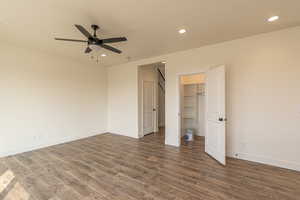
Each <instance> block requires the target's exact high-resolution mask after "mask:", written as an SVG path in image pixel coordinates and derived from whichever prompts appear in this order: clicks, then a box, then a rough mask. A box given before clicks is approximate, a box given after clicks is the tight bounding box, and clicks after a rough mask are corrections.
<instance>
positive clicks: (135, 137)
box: [108, 131, 141, 139]
mask: <svg viewBox="0 0 300 200" xmlns="http://www.w3.org/2000/svg"><path fill="white" fill-rule="evenodd" d="M108 133H110V134H114V135H120V136H125V137H130V138H134V139H139V138H141V137H140V135H137V136H132V135H127V134H123V133H115V132H111V131H109V132H108Z"/></svg>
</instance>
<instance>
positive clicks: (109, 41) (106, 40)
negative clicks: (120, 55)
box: [102, 37, 127, 43]
mask: <svg viewBox="0 0 300 200" xmlns="http://www.w3.org/2000/svg"><path fill="white" fill-rule="evenodd" d="M123 41H127V38H126V37H118V38H107V39H103V40H102V42H103V43H114V42H123Z"/></svg>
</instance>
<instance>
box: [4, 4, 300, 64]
mask: <svg viewBox="0 0 300 200" xmlns="http://www.w3.org/2000/svg"><path fill="white" fill-rule="evenodd" d="M299 10H300V1H299V0H26V1H25V0H24V1H23V0H22V1H20V0H9V1H5V2H2V3H1V7H0V36H1V39H2V40H5V41H9V42H14V43H18V44H20V45H23V46H26V47H28V48H36V49H39V50H41V51H47V52H49V53H54V54H61V55H63V56H67V57H70V58H72V59H78V60H81V61H87V62H91V60H90V56H87V55H84V53H83V51H84V49H85V47H86V45H85V44H82V43H72V42H61V41H55V40H54V39H53V38H54V37H63V38H74V39H84V37H83V36H82V35H81V33H80V32H79V31H78V30H76V29H75V27H74V26H73V25H74V24H81V25H83V26H85V27H86V28H87V29H88V28H90V25H91V24H98V25H99V26H100V27H101V30H100V32H99V34H100V36H101V35H102V36H103V37H104V38H105V37H115V36H126V37H127V38H128V42H123V43H119V44H115V45H113V46H115V47H117V48H120V49H121V50H123V52H124V53H123V54H122V55H115V54H113V53H110V52H107V51H106V50H101V51H100V52H99V54H101V53H102V52H105V53H106V54H107V55H108V56H107V57H105V58H100V59H101V61H100V63H101V64H103V65H106V66H110V65H114V64H120V63H124V62H127V57H131V60H138V59H142V58H147V57H152V56H158V55H162V54H166V53H171V52H175V51H180V50H185V49H190V48H196V47H200V46H203V45H207V44H214V43H218V42H222V41H227V40H232V39H236V38H241V37H246V36H250V35H255V34H258V33H264V32H270V31H274V30H279V29H283V28H287V27H292V26H298V25H300V12H299ZM273 15H279V16H280V20H278V21H276V22H274V23H268V22H267V21H266V20H267V18H268V17H270V16H273ZM180 28H185V29H187V33H186V34H184V35H179V34H178V32H177V31H178V30H179V29H180ZM88 30H90V29H88Z"/></svg>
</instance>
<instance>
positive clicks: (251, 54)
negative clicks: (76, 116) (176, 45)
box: [108, 27, 300, 170]
mask: <svg viewBox="0 0 300 200" xmlns="http://www.w3.org/2000/svg"><path fill="white" fill-rule="evenodd" d="M299 52H300V27H296V28H290V29H286V30H282V31H277V32H273V33H268V34H262V35H257V36H254V37H249V38H245V39H239V40H234V41H230V42H225V43H221V44H217V45H212V46H206V47H202V48H198V49H192V50H189V51H183V52H178V53H174V54H169V55H165V56H161V57H156V58H150V59H144V60H141V61H136V62H131V63H127V64H124V65H119V66H114V67H112V68H110V69H109V78H110V80H109V93H111V94H110V95H109V108H110V109H111V111H113V112H112V113H113V114H110V117H109V119H108V120H109V124H110V128H112V127H115V128H118V133H120V134H124V135H130V136H133V137H137V135H138V126H137V121H138V113H137V107H138V106H137V94H138V93H137V66H139V65H143V64H149V63H154V62H157V61H162V60H165V61H167V64H166V143H167V144H170V145H175V146H178V145H179V140H178V138H179V130H178V128H179V127H178V122H179V119H178V112H179V98H178V95H179V88H178V85H179V84H178V75H179V74H183V73H194V72H202V71H206V70H207V69H208V68H209V67H210V66H216V65H221V64H225V65H226V66H227V107H226V108H227V117H228V120H229V121H228V126H227V147H228V149H227V153H228V155H229V156H234V155H235V154H238V157H240V158H243V159H248V160H254V161H259V162H264V163H269V164H273V165H277V166H282V167H287V168H292V169H298V170H300V157H299V154H300V148H299V141H300V134H299V130H300V87H299V86H300V78H299V77H300V56H299ZM117 91H123V92H124V93H125V97H122V95H121V94H117ZM121 99H122V104H123V105H126V106H125V108H122V109H120V112H119V115H118V114H117V110H118V108H119V107H120V106H118V105H119V102H120V100H121ZM115 107H116V109H114V108H115ZM112 108H113V109H112ZM119 120H121V121H122V122H118V121H119Z"/></svg>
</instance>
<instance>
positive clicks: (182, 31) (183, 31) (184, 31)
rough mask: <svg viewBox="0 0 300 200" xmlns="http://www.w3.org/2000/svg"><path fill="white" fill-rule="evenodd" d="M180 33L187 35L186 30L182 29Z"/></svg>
mask: <svg viewBox="0 0 300 200" xmlns="http://www.w3.org/2000/svg"><path fill="white" fill-rule="evenodd" d="M178 32H179V33H180V34H184V33H186V30H185V29H180V30H179V31H178Z"/></svg>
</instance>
